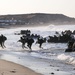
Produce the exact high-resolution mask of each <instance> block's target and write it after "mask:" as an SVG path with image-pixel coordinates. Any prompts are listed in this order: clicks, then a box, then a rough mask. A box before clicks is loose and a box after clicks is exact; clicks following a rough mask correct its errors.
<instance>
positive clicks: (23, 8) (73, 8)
mask: <svg viewBox="0 0 75 75" xmlns="http://www.w3.org/2000/svg"><path fill="white" fill-rule="evenodd" d="M25 13H54V14H56V13H59V14H65V15H67V16H70V17H75V0H0V15H3V14H25Z"/></svg>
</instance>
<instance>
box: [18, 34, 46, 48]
mask: <svg viewBox="0 0 75 75" xmlns="http://www.w3.org/2000/svg"><path fill="white" fill-rule="evenodd" d="M18 42H21V43H22V48H27V47H28V48H29V49H31V47H32V44H33V43H34V39H33V38H32V37H29V36H28V37H27V36H24V35H23V36H22V37H20V40H18ZM44 42H46V39H45V38H43V37H38V38H37V41H36V43H35V44H37V43H38V44H39V47H40V48H42V44H43V43H44ZM26 43H27V46H25V45H26Z"/></svg>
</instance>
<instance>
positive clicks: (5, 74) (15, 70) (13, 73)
mask: <svg viewBox="0 0 75 75" xmlns="http://www.w3.org/2000/svg"><path fill="white" fill-rule="evenodd" d="M0 75H42V74H39V73H36V72H34V71H33V70H31V69H29V68H27V67H24V66H21V65H19V64H15V63H13V62H9V61H5V60H1V59H0Z"/></svg>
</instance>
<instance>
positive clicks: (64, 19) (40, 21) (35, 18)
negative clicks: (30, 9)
mask: <svg viewBox="0 0 75 75" xmlns="http://www.w3.org/2000/svg"><path fill="white" fill-rule="evenodd" d="M49 24H54V25H65V24H69V25H72V24H75V18H71V17H68V16H65V15H63V14H45V13H34V14H17V15H0V26H10V25H12V26H13V25H17V26H18V25H49Z"/></svg>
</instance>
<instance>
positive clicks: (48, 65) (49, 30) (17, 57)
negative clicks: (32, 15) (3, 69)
mask: <svg viewBox="0 0 75 75" xmlns="http://www.w3.org/2000/svg"><path fill="white" fill-rule="evenodd" d="M22 29H23V30H24V29H25V30H26V29H29V30H31V33H34V34H38V35H41V36H43V37H47V36H49V35H51V36H53V35H54V34H55V32H56V31H58V32H59V33H61V31H65V30H71V31H73V30H75V25H49V26H42V27H20V28H14V29H1V30H0V34H4V35H5V36H6V37H7V41H6V42H5V45H6V48H4V49H2V48H1V47H0V59H4V60H8V61H12V62H15V63H18V64H20V65H23V66H26V67H29V68H31V69H32V70H34V71H36V72H39V73H42V74H43V75H50V74H51V72H55V75H60V74H61V75H75V52H70V53H69V52H67V53H65V49H66V48H67V43H48V42H46V43H44V44H43V45H42V47H43V49H42V48H41V49H40V48H39V45H38V44H35V43H34V44H33V45H32V52H30V50H29V49H22V47H21V43H20V42H17V41H18V40H19V39H20V37H21V35H14V33H19V32H20V30H22ZM58 69H60V71H57V70H58Z"/></svg>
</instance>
